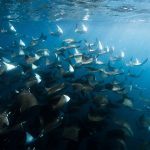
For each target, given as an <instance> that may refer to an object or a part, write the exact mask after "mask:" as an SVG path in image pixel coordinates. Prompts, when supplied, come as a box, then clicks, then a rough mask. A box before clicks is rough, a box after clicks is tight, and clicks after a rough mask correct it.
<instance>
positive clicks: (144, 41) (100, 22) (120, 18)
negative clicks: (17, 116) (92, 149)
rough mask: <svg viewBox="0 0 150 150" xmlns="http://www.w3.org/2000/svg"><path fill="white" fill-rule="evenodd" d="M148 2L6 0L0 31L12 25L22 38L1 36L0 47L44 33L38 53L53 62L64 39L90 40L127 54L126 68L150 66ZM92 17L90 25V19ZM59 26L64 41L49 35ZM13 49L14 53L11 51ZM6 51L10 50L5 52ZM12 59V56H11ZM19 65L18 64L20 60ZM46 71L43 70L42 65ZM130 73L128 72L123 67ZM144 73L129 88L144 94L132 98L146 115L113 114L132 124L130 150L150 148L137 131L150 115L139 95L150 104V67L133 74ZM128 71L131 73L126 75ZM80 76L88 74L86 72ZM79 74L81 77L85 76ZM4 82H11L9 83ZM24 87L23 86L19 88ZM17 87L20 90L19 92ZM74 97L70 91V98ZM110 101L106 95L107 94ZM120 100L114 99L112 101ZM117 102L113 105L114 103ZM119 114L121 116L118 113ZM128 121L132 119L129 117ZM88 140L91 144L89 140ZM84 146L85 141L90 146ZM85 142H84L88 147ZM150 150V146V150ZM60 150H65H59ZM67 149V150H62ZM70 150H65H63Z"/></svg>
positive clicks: (144, 132)
mask: <svg viewBox="0 0 150 150" xmlns="http://www.w3.org/2000/svg"><path fill="white" fill-rule="evenodd" d="M149 5H150V3H149V1H148V0H143V1H142V2H141V1H135V0H131V1H129V0H125V1H124V2H122V1H120V0H117V1H115V0H110V1H109V0H102V1H98V0H95V1H92V0H88V1H80V0H77V1H67V0H66V1H65V0H63V1H58V0H57V1H52V0H47V1H40V0H38V1H36V2H34V1H31V0H24V1H23V0H18V1H17V0H16V1H14V0H10V1H5V0H2V1H1V2H0V8H1V9H0V29H1V30H2V29H6V30H8V28H9V27H8V23H9V22H11V23H12V24H13V26H14V27H15V29H16V30H17V33H19V35H21V36H16V35H15V34H14V33H6V34H5V33H2V32H1V33H0V47H2V48H4V47H9V46H11V44H12V42H13V41H14V40H16V41H18V42H19V40H20V39H22V40H23V41H24V43H25V44H26V45H29V43H30V41H31V38H32V37H39V36H40V34H41V33H43V34H44V35H46V36H47V40H46V41H45V42H43V43H42V44H41V45H40V46H39V47H38V48H37V49H39V48H48V50H49V53H50V57H51V58H50V60H51V61H55V60H54V59H53V57H54V53H55V50H56V48H59V47H61V43H62V41H63V40H64V39H67V38H74V39H76V40H87V41H89V42H95V40H96V39H97V38H98V39H99V40H100V41H101V42H102V44H103V45H105V46H114V48H115V51H114V53H115V54H118V53H120V52H121V51H124V52H125V58H124V62H126V63H127V62H129V60H130V59H131V58H132V57H133V58H138V59H139V60H141V61H143V60H144V59H146V58H148V60H150V28H149V26H150V11H149ZM85 16H86V17H87V16H88V19H85ZM81 23H84V24H85V25H86V26H87V28H88V32H87V33H84V34H78V33H75V32H74V29H75V26H76V24H81ZM56 25H59V26H60V27H61V28H62V29H63V32H64V33H63V35H61V36H60V37H54V36H52V35H50V34H49V30H51V31H53V30H55V28H56ZM8 49H9V48H8ZM6 50H7V49H5V51H6ZM6 53H7V51H6ZM16 61H17V60H16ZM41 66H42V64H41ZM124 69H125V67H124ZM141 69H143V70H144V72H143V73H142V76H141V77H140V78H130V77H128V81H127V82H126V83H125V85H126V86H129V85H130V84H132V85H133V86H134V85H138V87H140V88H141V89H140V90H133V91H132V92H129V94H128V95H129V97H132V99H133V103H134V108H135V109H142V112H141V111H133V110H130V109H124V108H119V109H118V110H117V112H116V111H114V117H115V118H117V117H118V118H120V119H123V120H127V121H128V122H129V124H130V126H131V128H132V130H133V132H134V137H133V138H131V139H130V138H129V139H128V140H129V141H128V140H127V141H128V146H127V147H128V148H129V149H133V148H134V149H136V150H138V149H140V148H139V147H140V145H142V144H143V143H145V142H149V138H150V131H148V130H147V129H146V130H140V129H139V128H137V127H136V126H135V120H138V118H139V116H140V115H141V114H143V112H144V111H146V112H145V113H146V114H147V115H149V111H147V110H144V109H145V105H147V106H149V105H150V102H149V105H148V103H146V102H145V101H143V100H142V98H141V97H140V93H142V95H143V97H144V98H145V99H148V100H149V101H150V94H149V89H150V78H149V77H150V61H148V62H147V63H146V64H144V65H143V66H140V67H137V68H135V69H133V71H134V73H139V72H140V70H141ZM125 71H127V70H126V69H125ZM81 74H84V70H82V69H81ZM81 74H80V73H77V76H80V75H81ZM4 79H5V80H3V79H2V80H3V81H1V82H5V81H7V77H5V78H4ZM19 84H20V83H19ZM18 86H19V85H17V83H13V84H10V85H9V84H8V85H7V86H6V87H1V92H0V96H1V97H3V96H6V95H7V94H8V93H9V92H10V91H13V90H14V89H15V88H18ZM14 87H15V88H14ZM69 92H70V91H68V93H69ZM105 94H106V95H107V93H105ZM112 97H113V98H114V99H115V95H113V96H112ZM113 98H112V99H113ZM6 99H7V100H6V102H5V98H2V102H1V103H9V102H10V101H13V100H12V99H11V100H10V98H6ZM83 110H84V111H82V109H81V110H80V111H79V112H78V113H81V116H84V115H85V114H86V111H87V110H88V106H83ZM118 112H119V113H118ZM128 116H129V117H128ZM86 140H87V139H86ZM86 140H85V141H86ZM85 141H84V142H85ZM84 142H83V143H81V145H80V147H79V149H82V148H83V149H86V148H85V147H86V146H85V145H84ZM149 147H150V146H149ZM58 149H60V147H59V148H58ZM62 149H63V148H62ZM64 149H65V148H64ZM144 150H146V148H144Z"/></svg>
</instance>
